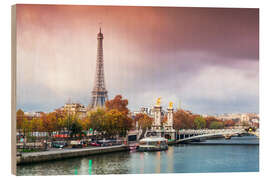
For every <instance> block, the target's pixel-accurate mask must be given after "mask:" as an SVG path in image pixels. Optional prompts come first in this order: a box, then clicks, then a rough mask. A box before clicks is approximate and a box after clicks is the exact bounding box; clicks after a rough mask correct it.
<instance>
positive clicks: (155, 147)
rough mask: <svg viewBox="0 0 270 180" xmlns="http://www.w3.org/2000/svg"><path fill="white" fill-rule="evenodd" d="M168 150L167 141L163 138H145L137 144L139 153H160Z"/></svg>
mask: <svg viewBox="0 0 270 180" xmlns="http://www.w3.org/2000/svg"><path fill="white" fill-rule="evenodd" d="M167 149H168V140H167V139H165V138H163V137H147V138H144V139H141V140H140V142H139V149H138V150H139V151H162V150H167Z"/></svg>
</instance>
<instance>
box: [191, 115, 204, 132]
mask: <svg viewBox="0 0 270 180" xmlns="http://www.w3.org/2000/svg"><path fill="white" fill-rule="evenodd" d="M194 125H195V128H196V129H204V128H205V127H206V121H205V119H204V118H203V117H202V116H197V117H195V119H194Z"/></svg>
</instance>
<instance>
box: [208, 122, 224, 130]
mask: <svg viewBox="0 0 270 180" xmlns="http://www.w3.org/2000/svg"><path fill="white" fill-rule="evenodd" d="M222 128H224V123H223V122H220V121H213V122H211V124H210V129H222Z"/></svg>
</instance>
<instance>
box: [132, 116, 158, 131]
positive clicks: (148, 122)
mask: <svg viewBox="0 0 270 180" xmlns="http://www.w3.org/2000/svg"><path fill="white" fill-rule="evenodd" d="M134 120H135V121H138V126H139V129H142V130H146V129H148V128H151V126H152V124H153V121H154V119H153V118H151V117H150V116H148V115H147V114H145V113H139V114H136V116H135V118H134Z"/></svg>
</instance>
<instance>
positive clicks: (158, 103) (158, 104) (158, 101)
mask: <svg viewBox="0 0 270 180" xmlns="http://www.w3.org/2000/svg"><path fill="white" fill-rule="evenodd" d="M160 100H161V97H159V98H158V99H157V103H156V106H160Z"/></svg>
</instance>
